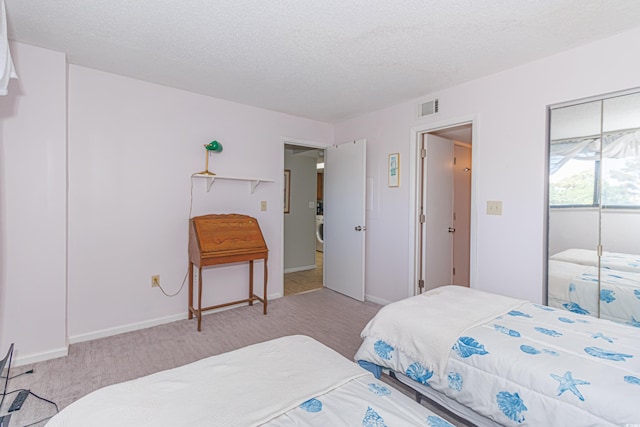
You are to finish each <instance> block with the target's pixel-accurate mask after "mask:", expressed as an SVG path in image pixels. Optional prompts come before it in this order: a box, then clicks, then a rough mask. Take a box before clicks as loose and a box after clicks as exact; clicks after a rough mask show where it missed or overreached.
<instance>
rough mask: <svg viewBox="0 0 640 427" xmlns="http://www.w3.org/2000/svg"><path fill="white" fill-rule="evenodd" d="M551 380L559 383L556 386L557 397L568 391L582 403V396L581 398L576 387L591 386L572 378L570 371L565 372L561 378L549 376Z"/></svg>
mask: <svg viewBox="0 0 640 427" xmlns="http://www.w3.org/2000/svg"><path fill="white" fill-rule="evenodd" d="M551 378H553V379H554V380H556V381H558V382H559V383H560V384H559V385H558V396H560V395H561V394H562V393H564V392H565V391H567V390H569V391H570V392H571V393H573V394H574V395H575V396H576V397H577V398H578V399H580V400H581V401H583V402H584V396H582V394H581V393H580V391H579V390H578V387H577V386H579V385H587V384H591V383H590V382H588V381H583V380H578V379H575V378H573V374H572V373H571V371H567V372H565V373H564V376H562V377H561V376H560V375H555V374H551Z"/></svg>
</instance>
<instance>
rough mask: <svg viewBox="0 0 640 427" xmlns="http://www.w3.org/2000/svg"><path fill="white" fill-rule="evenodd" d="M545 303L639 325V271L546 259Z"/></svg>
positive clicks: (575, 311)
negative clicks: (618, 269) (546, 298)
mask: <svg viewBox="0 0 640 427" xmlns="http://www.w3.org/2000/svg"><path fill="white" fill-rule="evenodd" d="M549 305H550V306H552V307H557V308H564V309H565V310H569V311H572V312H574V313H577V314H589V315H591V316H596V317H598V313H599V314H600V317H601V318H602V319H609V320H613V321H616V322H621V323H625V324H627V325H630V326H635V327H640V273H632V272H630V271H615V270H609V269H603V270H602V271H600V291H598V269H597V267H593V266H588V265H583V264H575V263H572V262H565V261H558V260H556V259H550V260H549Z"/></svg>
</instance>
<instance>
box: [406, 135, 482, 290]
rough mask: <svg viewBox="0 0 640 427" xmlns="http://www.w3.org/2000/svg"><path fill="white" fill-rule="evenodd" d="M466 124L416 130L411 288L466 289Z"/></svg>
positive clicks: (469, 143)
mask: <svg viewBox="0 0 640 427" xmlns="http://www.w3.org/2000/svg"><path fill="white" fill-rule="evenodd" d="M472 130H473V126H472V123H463V124H457V125H452V126H447V127H440V128H435V129H430V130H424V131H422V132H417V133H416V136H417V137H418V143H417V150H418V153H419V155H418V162H417V172H418V173H417V177H416V179H417V182H416V187H417V197H418V201H417V204H416V205H417V225H416V235H417V236H416V239H417V241H418V244H417V245H416V252H417V253H416V263H417V266H418V268H417V285H418V286H417V290H416V292H418V293H419V292H423V291H426V290H430V289H433V288H436V287H439V286H443V285H449V284H455V285H460V286H467V287H469V286H470V285H471V247H472V245H471V242H472V240H473V239H472V231H471V229H472V227H471V221H472V218H471V212H472V209H471V205H472V203H471V200H472V171H473V168H472V161H473V158H472V147H473V145H472Z"/></svg>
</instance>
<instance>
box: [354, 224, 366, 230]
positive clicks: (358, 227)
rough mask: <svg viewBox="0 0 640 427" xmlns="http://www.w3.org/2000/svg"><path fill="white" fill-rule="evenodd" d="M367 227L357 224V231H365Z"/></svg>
mask: <svg viewBox="0 0 640 427" xmlns="http://www.w3.org/2000/svg"><path fill="white" fill-rule="evenodd" d="M366 229H367V227H362V226H359V225H358V226H356V231H364V230H366Z"/></svg>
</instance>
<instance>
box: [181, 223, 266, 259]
mask: <svg viewBox="0 0 640 427" xmlns="http://www.w3.org/2000/svg"><path fill="white" fill-rule="evenodd" d="M192 221H193V224H194V226H195V230H196V234H197V238H198V241H199V243H200V248H201V250H202V253H203V254H206V253H215V252H220V253H225V252H251V251H267V244H266V243H265V241H264V237H263V236H262V231H261V230H260V226H259V225H258V221H257V220H256V219H255V218H252V217H250V216H247V215H239V214H225V215H203V216H198V217H194V218H193V219H192Z"/></svg>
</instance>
